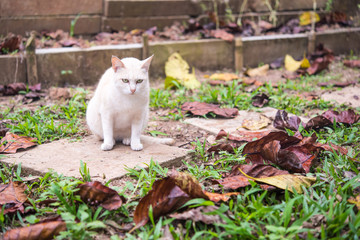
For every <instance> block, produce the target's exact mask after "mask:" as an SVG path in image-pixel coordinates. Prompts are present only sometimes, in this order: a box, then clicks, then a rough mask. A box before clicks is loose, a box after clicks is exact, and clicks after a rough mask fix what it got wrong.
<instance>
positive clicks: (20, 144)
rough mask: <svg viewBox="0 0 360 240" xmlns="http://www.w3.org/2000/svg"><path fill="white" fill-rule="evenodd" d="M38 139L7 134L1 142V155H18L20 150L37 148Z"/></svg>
mask: <svg viewBox="0 0 360 240" xmlns="http://www.w3.org/2000/svg"><path fill="white" fill-rule="evenodd" d="M36 141H37V139H36V138H32V137H25V136H18V135H16V134H14V133H11V132H7V133H6V135H5V137H3V138H2V139H1V142H0V153H16V152H17V150H19V149H27V148H30V147H34V146H36V143H35V142H36Z"/></svg>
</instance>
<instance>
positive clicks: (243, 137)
mask: <svg viewBox="0 0 360 240" xmlns="http://www.w3.org/2000/svg"><path fill="white" fill-rule="evenodd" d="M270 132H271V130H265V131H264V130H263V131H241V130H236V132H234V134H236V135H233V134H229V133H227V132H226V131H225V130H223V129H221V130H220V132H219V133H218V134H217V135H216V138H215V140H220V139H222V138H228V139H229V140H232V141H237V142H251V141H254V139H255V138H257V139H259V138H262V137H264V136H266V135H268V134H269V133H270Z"/></svg>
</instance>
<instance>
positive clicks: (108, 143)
mask: <svg viewBox="0 0 360 240" xmlns="http://www.w3.org/2000/svg"><path fill="white" fill-rule="evenodd" d="M151 59H152V56H151V57H149V58H148V59H145V60H143V61H140V60H138V59H136V58H124V59H122V60H120V59H118V58H117V57H114V56H113V57H112V67H111V68H109V69H108V70H106V72H105V73H104V75H103V76H102V77H101V79H100V82H99V85H98V87H97V89H96V91H95V94H94V97H93V98H92V99H91V100H90V102H89V104H88V108H87V111H86V121H87V124H88V126H89V128H90V130H91V131H92V133H93V134H95V135H96V136H97V137H98V138H99V139H101V140H104V142H103V144H102V145H101V149H102V150H104V151H108V150H111V149H112V148H113V147H114V145H115V140H116V141H122V143H123V144H124V145H130V147H131V149H132V150H135V151H139V150H142V149H143V145H142V143H141V141H140V136H141V132H142V130H143V129H144V128H145V127H146V125H147V121H148V116H149V88H150V87H149V76H148V70H149V66H150V63H151ZM123 79H126V80H127V81H128V82H124V81H123ZM126 80H125V81H126ZM138 80H142V82H141V83H140V82H139V81H138ZM171 140H172V139H171ZM172 142H173V141H170V140H169V139H167V140H166V139H164V140H163V141H160V143H165V144H171V143H172Z"/></svg>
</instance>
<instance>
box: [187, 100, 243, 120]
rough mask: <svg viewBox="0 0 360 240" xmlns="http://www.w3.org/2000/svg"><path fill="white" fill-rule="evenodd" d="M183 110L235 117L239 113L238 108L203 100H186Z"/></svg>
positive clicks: (197, 113)
mask: <svg viewBox="0 0 360 240" xmlns="http://www.w3.org/2000/svg"><path fill="white" fill-rule="evenodd" d="M181 110H182V111H184V112H190V113H192V114H193V115H195V116H204V115H206V114H209V113H214V114H216V115H217V116H220V117H223V118H234V117H236V116H237V115H238V114H239V110H238V109H236V108H220V107H219V106H218V105H215V104H210V103H203V102H185V103H184V104H183V105H182V106H181Z"/></svg>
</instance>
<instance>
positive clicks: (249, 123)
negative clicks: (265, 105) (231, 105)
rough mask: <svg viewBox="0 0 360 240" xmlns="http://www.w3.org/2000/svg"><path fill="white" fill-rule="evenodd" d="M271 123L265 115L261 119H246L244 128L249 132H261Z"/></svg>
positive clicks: (243, 123) (243, 124)
mask: <svg viewBox="0 0 360 240" xmlns="http://www.w3.org/2000/svg"><path fill="white" fill-rule="evenodd" d="M270 123H271V120H270V119H269V118H267V117H265V116H263V115H260V119H258V120H256V119H244V121H243V122H242V127H243V128H245V129H248V130H259V129H262V128H266V127H267V126H269V124H270Z"/></svg>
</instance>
